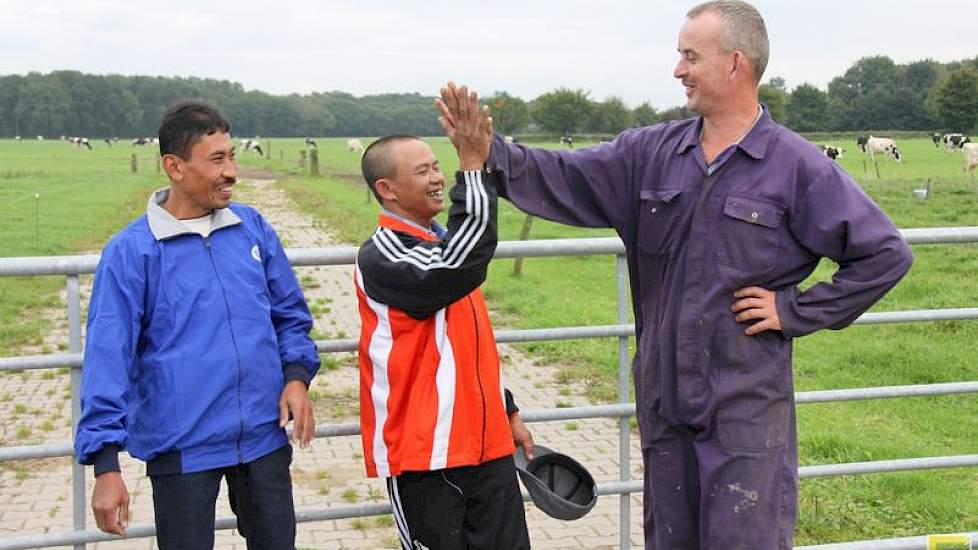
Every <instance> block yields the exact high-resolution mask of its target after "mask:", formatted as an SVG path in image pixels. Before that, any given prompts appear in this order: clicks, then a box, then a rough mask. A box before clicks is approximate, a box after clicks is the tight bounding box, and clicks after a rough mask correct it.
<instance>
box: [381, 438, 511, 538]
mask: <svg viewBox="0 0 978 550" xmlns="http://www.w3.org/2000/svg"><path fill="white" fill-rule="evenodd" d="M387 491H388V493H389V494H390V497H391V506H393V508H394V522H395V524H396V526H397V530H398V536H399V538H400V541H401V547H402V548H403V549H404V550H501V549H506V550H528V549H529V548H530V537H529V534H528V533H527V530H526V515H525V513H524V509H523V497H522V496H521V495H520V488H519V484H518V483H517V481H516V465H515V464H514V462H513V457H512V456H507V457H503V458H498V459H496V460H491V461H489V462H486V463H484V464H480V465H478V466H461V467H458V468H446V469H444V470H434V471H430V472H404V473H403V474H401V475H399V476H397V477H389V478H387Z"/></svg>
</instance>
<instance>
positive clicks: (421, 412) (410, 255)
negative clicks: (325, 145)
mask: <svg viewBox="0 0 978 550" xmlns="http://www.w3.org/2000/svg"><path fill="white" fill-rule="evenodd" d="M495 177H496V175H495V174H493V173H490V172H484V171H483V172H480V171H469V172H459V173H458V174H457V178H456V179H457V183H456V185H455V186H454V187H453V188H452V190H451V192H450V197H451V200H452V205H451V208H450V210H449V216H448V228H447V231H446V230H444V229H443V228H441V227H439V226H435V230H436V231H437V233H441V234H442V236H441V237H439V236H437V233H435V232H429V231H427V230H426V229H424V228H422V227H420V226H418V225H416V224H413V223H411V222H408V221H405V220H403V219H399V218H398V217H396V216H392V215H389V214H387V213H384V214H381V216H380V221H379V227H378V228H377V230H376V232H375V233H374V234H373V236H371V237H370V239H368V240H367V241H366V242H365V243H363V246H362V247H361V248H360V250H359V253H358V254H357V265H356V270H355V281H356V288H357V298H358V300H359V308H360V320H361V332H360V348H359V362H360V425H361V433H362V435H361V437H362V440H363V455H364V460H365V462H366V467H367V475H368V476H370V477H378V476H379V477H391V476H397V475H400V473H401V472H407V471H429V470H439V469H442V468H454V467H457V466H471V465H477V464H482V463H484V462H487V461H490V460H493V459H496V458H500V457H503V456H506V455H510V454H512V453H513V451H514V446H513V437H512V432H511V431H510V426H509V418H508V416H507V408H508V409H509V410H510V412H512V410H514V409H515V405H513V404H512V397H511V396H508V395H505V394H504V390H503V385H502V381H501V373H500V368H499V356H498V354H497V352H496V342H495V339H494V337H493V333H492V326H491V324H490V322H489V312H488V310H487V309H486V303H485V299H484V298H483V296H482V292H481V291H480V290H479V286H480V285H481V284H482V283H483V282H484V281H485V279H486V272H487V270H488V266H489V260H491V259H492V256H493V254H494V253H495V250H496V242H497V226H496V189H495V187H494V185H493V183H492V181H491V180H492V179H493V178H495ZM506 393H508V392H506ZM507 402H508V406H507Z"/></svg>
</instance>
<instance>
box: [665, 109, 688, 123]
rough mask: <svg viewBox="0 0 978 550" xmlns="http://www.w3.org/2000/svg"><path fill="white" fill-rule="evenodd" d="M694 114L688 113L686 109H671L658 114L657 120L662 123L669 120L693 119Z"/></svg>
mask: <svg viewBox="0 0 978 550" xmlns="http://www.w3.org/2000/svg"><path fill="white" fill-rule="evenodd" d="M695 116H696V113H695V112H693V111H690V110H689V109H687V108H686V107H672V108H671V109H666V110H665V111H662V112H661V113H659V120H660V121H662V122H668V121H670V120H684V119H687V118H693V117H695Z"/></svg>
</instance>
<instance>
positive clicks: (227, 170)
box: [221, 159, 238, 180]
mask: <svg viewBox="0 0 978 550" xmlns="http://www.w3.org/2000/svg"><path fill="white" fill-rule="evenodd" d="M221 175H222V176H224V177H225V178H227V179H232V180H233V179H237V178H238V163H237V162H235V161H234V160H231V159H228V160H227V162H225V163H224V169H223V170H221Z"/></svg>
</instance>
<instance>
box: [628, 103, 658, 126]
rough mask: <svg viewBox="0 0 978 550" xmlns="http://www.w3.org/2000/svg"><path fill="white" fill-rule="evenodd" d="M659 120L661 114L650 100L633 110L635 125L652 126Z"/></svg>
mask: <svg viewBox="0 0 978 550" xmlns="http://www.w3.org/2000/svg"><path fill="white" fill-rule="evenodd" d="M657 122H659V115H658V114H657V113H656V112H655V108H654V107H652V104H651V103H649V102H648V101H646V102H645V103H642V104H641V105H639V106H638V107H635V109H634V110H632V123H633V124H634V125H635V126H651V125H653V124H655V123H657Z"/></svg>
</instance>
